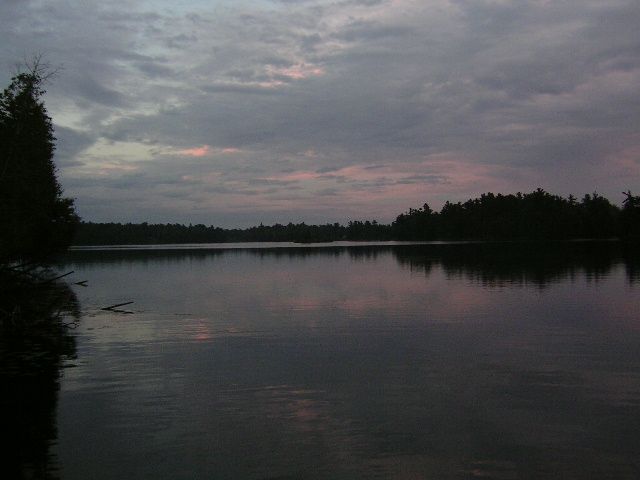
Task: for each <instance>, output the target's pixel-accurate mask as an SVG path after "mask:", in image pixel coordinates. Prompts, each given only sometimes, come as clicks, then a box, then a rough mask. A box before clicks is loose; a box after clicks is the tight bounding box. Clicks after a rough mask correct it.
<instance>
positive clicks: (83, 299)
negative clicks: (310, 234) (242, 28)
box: [51, 243, 640, 479]
mask: <svg viewBox="0 0 640 480" xmlns="http://www.w3.org/2000/svg"><path fill="white" fill-rule="evenodd" d="M635 258H636V257H634V256H633V255H630V254H629V253H628V252H625V251H624V249H622V248H621V247H619V246H617V245H615V244H604V245H599V244H598V245H596V244H587V243H584V244H569V245H562V246H559V247H557V248H555V249H549V248H548V249H544V250H537V249H534V248H524V249H523V247H521V246H512V245H509V244H502V245H498V246H487V245H482V244H462V245H446V244H444V245H418V246H407V245H385V246H378V247H376V246H364V245H362V246H323V247H317V248H312V247H300V248H293V247H291V246H286V247H283V248H257V249H256V248H254V249H242V248H240V249H228V248H227V249H221V250H220V249H217V250H213V249H200V250H189V249H179V250H137V251H76V252H72V253H71V254H70V255H69V256H68V257H67V258H66V259H65V260H64V264H61V265H60V269H61V270H64V269H66V270H74V271H75V274H74V276H75V277H76V278H77V279H78V280H87V281H88V285H89V286H88V287H86V288H82V287H79V286H78V287H76V292H77V295H78V298H79V301H80V304H81V306H82V310H83V316H82V319H81V321H80V326H79V327H78V328H77V329H76V330H75V332H74V334H75V340H76V345H77V353H76V354H77V358H76V359H75V360H70V361H69V362H68V363H69V364H70V365H71V366H72V368H67V369H64V372H63V376H62V379H61V380H60V391H59V396H58V405H57V434H56V435H55V437H54V438H53V440H52V446H51V451H52V454H53V455H54V457H55V465H54V467H55V469H57V475H58V476H60V477H61V478H64V479H86V478H93V479H102V478H104V479H112V478H157V479H162V478H167V479H179V478H184V479H192V478H217V479H266V478H331V479H333V478H383V479H405V478H406V479H414V478H438V479H467V478H497V479H519V478H527V479H528V478H531V479H534V478H535V479H539V478H558V479H560V478H562V479H567V478H576V479H577V478H594V479H595V478H598V479H603V478H616V479H617V478H620V479H623V478H624V479H627V478H629V479H631V478H638V477H639V475H640V460H639V459H640V319H639V316H638V312H640V283H639V280H640V278H639V276H638V273H637V272H638V269H637V263H638V262H637V261H636V259H635ZM127 301H133V302H134V303H133V304H130V305H127V306H123V307H121V308H120V309H117V310H118V311H115V312H114V311H103V310H100V309H101V308H102V307H106V306H109V305H113V304H117V303H123V302H127Z"/></svg>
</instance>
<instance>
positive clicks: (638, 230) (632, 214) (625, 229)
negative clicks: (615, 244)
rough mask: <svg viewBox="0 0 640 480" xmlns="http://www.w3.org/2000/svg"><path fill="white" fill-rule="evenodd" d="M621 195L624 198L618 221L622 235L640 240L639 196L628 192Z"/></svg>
mask: <svg viewBox="0 0 640 480" xmlns="http://www.w3.org/2000/svg"><path fill="white" fill-rule="evenodd" d="M622 193H623V195H625V197H626V198H625V199H624V200H623V202H622V214H621V219H620V220H621V224H622V226H621V230H622V235H623V236H624V237H627V238H634V239H640V196H638V195H632V194H631V191H630V190H628V191H626V192H622Z"/></svg>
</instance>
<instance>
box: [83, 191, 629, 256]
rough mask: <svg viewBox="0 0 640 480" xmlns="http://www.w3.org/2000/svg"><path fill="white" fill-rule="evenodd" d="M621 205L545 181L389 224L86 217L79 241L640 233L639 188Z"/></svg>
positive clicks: (426, 208) (119, 242)
mask: <svg viewBox="0 0 640 480" xmlns="http://www.w3.org/2000/svg"><path fill="white" fill-rule="evenodd" d="M624 196H625V198H624V200H623V202H622V208H620V207H618V206H616V205H615V204H613V203H611V202H610V201H609V200H608V199H607V198H605V197H603V196H602V195H598V194H597V193H593V194H587V195H585V196H584V197H583V198H582V199H581V200H580V201H578V200H577V199H576V198H575V197H573V196H572V195H570V196H569V197H568V198H563V197H561V196H559V195H553V194H551V193H548V192H546V191H544V190H542V189H537V190H535V191H533V192H531V193H526V194H522V193H517V194H509V195H503V194H493V193H486V194H483V195H481V196H480V197H479V198H475V199H471V200H467V201H466V202H464V203H463V202H458V203H451V202H447V203H445V205H444V206H443V207H442V209H441V210H440V211H439V212H436V211H433V210H432V209H431V208H430V207H429V205H428V204H426V203H425V204H424V205H423V206H422V207H421V208H417V209H413V208H411V209H409V211H407V212H405V213H401V214H400V215H398V216H397V217H396V219H395V221H393V222H392V223H391V224H390V225H385V224H381V223H378V222H377V221H376V220H367V221H350V222H349V223H348V224H347V225H341V224H339V223H333V224H326V225H307V224H305V223H298V224H293V223H289V224H287V225H281V224H275V225H271V226H265V225H262V224H260V225H259V226H257V227H251V228H246V229H224V228H220V227H214V226H206V225H201V224H199V225H188V226H186V225H180V224H148V223H141V224H132V223H127V224H121V223H92V222H83V223H81V225H80V227H79V229H78V232H77V235H76V237H75V241H74V244H75V245H149V244H168V243H223V242H300V243H308V242H333V241H341V240H342V241H345V240H346V241H361V240H371V241H387V240H406V241H416V240H417V241H429V240H536V241H537V240H568V239H603V238H625V239H635V240H637V239H638V238H640V196H634V195H632V194H631V192H626V193H624Z"/></svg>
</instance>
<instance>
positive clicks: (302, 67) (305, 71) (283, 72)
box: [266, 63, 326, 80]
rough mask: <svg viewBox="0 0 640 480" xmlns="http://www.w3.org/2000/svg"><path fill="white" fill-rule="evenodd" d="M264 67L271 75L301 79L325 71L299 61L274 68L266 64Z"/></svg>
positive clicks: (318, 74)
mask: <svg viewBox="0 0 640 480" xmlns="http://www.w3.org/2000/svg"><path fill="white" fill-rule="evenodd" d="M266 69H267V73H268V74H269V75H271V76H280V77H286V78H289V79H291V80H303V79H305V78H309V77H319V76H321V75H324V74H325V73H326V72H325V70H324V68H321V67H316V66H314V65H309V64H306V63H299V64H297V65H292V66H291V67H286V68H276V67H274V66H272V65H267V68H266Z"/></svg>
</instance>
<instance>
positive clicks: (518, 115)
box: [0, 0, 640, 227]
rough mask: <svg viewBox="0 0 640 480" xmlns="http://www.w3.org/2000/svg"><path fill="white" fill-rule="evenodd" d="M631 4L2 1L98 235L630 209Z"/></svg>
mask: <svg viewBox="0 0 640 480" xmlns="http://www.w3.org/2000/svg"><path fill="white" fill-rule="evenodd" d="M639 26H640V2H639V1H638V0H606V1H603V0H597V1H596V0H593V1H592V0H556V1H554V0H521V1H506V0H449V1H446V0H420V1H411V0H298V1H295V0H233V1H232V0H208V1H205V0H166V1H165V0H153V1H152V0H108V1H105V0H100V1H98V0H2V1H0V44H1V45H2V48H1V49H0V65H1V66H2V68H1V73H0V80H1V81H2V86H6V85H7V84H8V82H9V79H10V76H11V74H12V73H14V72H15V65H16V64H17V63H19V62H20V61H21V60H23V59H24V58H26V57H27V58H28V57H31V56H33V55H34V54H43V55H44V57H45V60H46V61H47V62H48V63H50V64H51V65H52V66H54V67H61V70H60V71H59V73H58V74H57V76H56V77H55V78H54V79H53V80H52V81H51V83H50V84H49V85H48V86H47V90H48V92H47V94H46V97H45V103H46V105H47V108H48V110H49V114H50V115H51V117H52V118H53V122H54V124H55V128H56V136H57V138H58V150H57V154H56V162H57V165H58V167H59V177H60V181H61V183H62V185H63V187H64V189H65V194H66V195H67V196H71V197H74V198H76V206H77V210H78V212H79V214H80V215H81V216H82V217H83V218H84V219H85V220H92V221H120V222H126V221H149V222H163V223H164V222H172V223H173V222H180V223H189V222H191V223H205V224H207V225H209V224H213V225H219V226H223V227H230V226H248V225H254V224H257V223H260V222H264V223H265V224H271V223H275V222H280V223H288V222H289V221H292V222H299V221H305V222H307V223H325V222H335V221H339V222H344V221H345V220H348V219H371V218H376V219H378V220H379V221H383V222H389V221H391V220H393V219H394V218H395V216H396V215H397V214H398V213H400V212H402V211H405V210H407V209H408V208H409V207H418V206H421V205H422V204H423V203H425V202H428V203H429V204H430V205H431V206H432V207H433V208H435V209H439V208H440V207H441V206H442V203H443V202H444V201H445V200H451V201H459V200H462V201H464V200H466V199H468V198H470V197H474V196H477V195H479V194H481V193H483V192H487V191H493V192H502V193H515V192H517V191H522V192H528V191H531V190H533V189H535V188H537V187H541V188H544V189H546V190H548V191H550V192H552V193H557V194H561V195H564V196H566V195H569V194H570V193H573V194H574V195H576V196H578V197H582V195H584V194H585V193H591V192H593V191H597V192H598V193H601V194H603V195H605V196H607V197H608V198H609V199H610V200H612V201H614V202H615V203H618V204H619V203H620V202H621V200H622V198H623V196H622V194H621V192H622V191H623V190H627V189H631V190H632V191H633V192H635V193H640V33H639V31H640V30H639V28H640V27H639Z"/></svg>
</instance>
